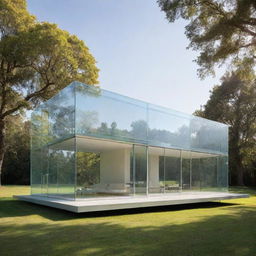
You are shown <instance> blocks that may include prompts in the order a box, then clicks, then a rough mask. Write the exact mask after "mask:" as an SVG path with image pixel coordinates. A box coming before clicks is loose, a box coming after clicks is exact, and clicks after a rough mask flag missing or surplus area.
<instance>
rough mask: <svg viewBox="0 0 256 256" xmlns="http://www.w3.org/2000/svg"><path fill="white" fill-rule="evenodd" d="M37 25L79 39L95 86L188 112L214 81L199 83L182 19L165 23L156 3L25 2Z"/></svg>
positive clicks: (118, 0) (201, 101)
mask: <svg viewBox="0 0 256 256" xmlns="http://www.w3.org/2000/svg"><path fill="white" fill-rule="evenodd" d="M27 4H28V9H29V11H30V12H31V13H32V14H33V15H35V16H36V17H37V18H38V20H40V21H48V22H52V23H56V24H58V26H59V27H60V28H61V29H64V30H67V31H68V32H70V33H71V34H75V35H77V36H78V38H80V39H82V40H83V41H85V43H86V45H87V46H88V47H89V49H90V52H91V53H92V55H93V56H94V57H95V59H96V61H97V67H98V68H99V69H100V73H99V82H100V83H99V86H100V87H101V88H103V89H106V90H110V91H114V92H117V93H120V94H123V95H126V96H129V97H132V98H136V99H140V100H143V101H146V102H150V103H153V104H157V105H161V106H164V107H168V108H172V109H175V110H178V111H182V112H185V113H189V114H192V113H193V112H194V111H195V110H196V109H199V108H200V106H201V105H204V104H205V103H206V101H207V99H208V98H209V91H210V90H211V88H212V87H213V85H216V84H219V78H220V72H219V73H217V76H216V77H215V78H212V77H208V78H207V79H205V80H203V81H202V80H200V79H199V77H198V76H197V68H198V66H197V64H196V63H195V62H193V60H194V59H195V58H196V56H197V54H198V53H197V52H193V51H192V50H187V49H186V47H187V46H188V44H189V41H188V40H187V38H186V36H185V34H184V32H185V28H184V26H185V25H186V23H185V21H182V20H179V21H176V22H175V23H169V22H168V21H167V20H166V18H165V14H164V13H163V12H161V10H160V8H159V6H158V5H157V3H156V0H54V1H53V0H43V1H39V0H27Z"/></svg>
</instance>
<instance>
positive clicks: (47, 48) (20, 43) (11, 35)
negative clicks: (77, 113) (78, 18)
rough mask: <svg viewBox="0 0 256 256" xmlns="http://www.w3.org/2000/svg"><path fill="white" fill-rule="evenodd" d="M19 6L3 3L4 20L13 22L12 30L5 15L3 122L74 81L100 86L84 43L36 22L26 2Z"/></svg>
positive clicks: (0, 43)
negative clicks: (7, 117) (28, 10)
mask: <svg viewBox="0 0 256 256" xmlns="http://www.w3.org/2000/svg"><path fill="white" fill-rule="evenodd" d="M11 2H12V4H11ZM16 2H17V3H16V4H13V1H10V0H9V1H7V0H1V1H0V4H1V6H3V8H5V13H6V14H5V16H6V17H9V16H10V17H9V18H10V19H12V21H13V22H12V23H13V26H12V28H11V29H9V26H11V25H10V24H9V23H8V22H4V21H5V19H4V18H5V16H4V15H3V17H2V18H3V19H4V20H3V22H2V23H0V31H1V35H0V36H1V40H0V63H1V66H0V72H1V76H0V82H1V84H2V88H1V89H2V90H1V94H0V97H1V104H2V108H1V111H0V118H4V117H5V116H7V115H10V114H12V113H15V112H16V111H19V110H20V109H22V108H31V107H32V106H33V104H34V103H37V102H38V101H39V100H45V99H48V98H50V97H52V96H53V95H54V94H56V93H57V92H58V91H59V90H60V89H62V88H64V87H65V86H66V85H68V84H69V83H70V82H72V81H74V80H77V81H81V82H84V83H87V84H90V85H93V84H96V83H97V82H98V81H97V78H98V69H97V68H96V66H95V60H94V58H93V56H92V55H91V54H90V52H89V49H88V48H87V46H86V45H85V44H84V42H83V41H82V40H79V39H78V38H77V37H76V36H74V35H70V34H69V33H68V32H67V31H64V30H61V29H60V28H58V27H57V25H56V24H51V23H48V22H38V21H36V19H35V18H34V17H33V16H30V15H29V14H28V12H27V10H26V6H25V2H24V1H16ZM21 2H22V3H23V5H21ZM18 3H19V4H20V5H18ZM10 6H11V7H12V8H11V7H10ZM13 9H14V10H16V12H14V11H13ZM17 10H19V11H17ZM8 15H9V16H8ZM24 20H25V21H24ZM24 22H26V23H27V25H26V26H25V27H24V26H23V25H24Z"/></svg>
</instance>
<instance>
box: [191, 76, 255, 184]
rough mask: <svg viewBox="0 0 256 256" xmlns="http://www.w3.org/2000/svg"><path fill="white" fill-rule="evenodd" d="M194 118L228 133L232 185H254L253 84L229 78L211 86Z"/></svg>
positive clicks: (248, 81) (252, 82)
mask: <svg viewBox="0 0 256 256" xmlns="http://www.w3.org/2000/svg"><path fill="white" fill-rule="evenodd" d="M195 114H196V115H199V116H202V117H205V118H208V119H212V120H215V121H219V122H223V123H226V124H229V125H230V129H229V166H230V170H231V175H232V176H231V182H232V184H239V185H242V184H243V183H244V182H245V183H246V184H248V185H252V184H254V185H255V184H256V161H255V156H256V138H255V134H256V81H255V80H252V81H250V80H247V81H242V80H240V79H238V78H237V76H236V75H234V74H231V75H227V76H226V77H224V78H223V80H222V84H221V85H218V86H215V87H214V88H213V91H212V92H211V96H210V99H209V100H208V101H207V103H206V105H205V106H204V109H203V110H201V111H196V112H195Z"/></svg>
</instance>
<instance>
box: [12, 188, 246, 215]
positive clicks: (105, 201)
mask: <svg viewBox="0 0 256 256" xmlns="http://www.w3.org/2000/svg"><path fill="white" fill-rule="evenodd" d="M246 197H249V195H247V194H234V193H228V192H179V193H168V194H151V195H148V196H112V197H97V198H88V199H77V200H72V201H71V200H70V201H69V200H63V199H56V198H52V197H44V196H34V195H17V196H14V198H16V199H18V200H22V201H27V202H31V203H35V204H40V205H45V206H50V207H54V208H59V209H63V210H66V211H71V212H76V213H81V212H95V211H107V210H119V209H131V208H142V207H152V206H165V205H178V204H191V203H201V202H211V201H219V200H227V199H235V198H246Z"/></svg>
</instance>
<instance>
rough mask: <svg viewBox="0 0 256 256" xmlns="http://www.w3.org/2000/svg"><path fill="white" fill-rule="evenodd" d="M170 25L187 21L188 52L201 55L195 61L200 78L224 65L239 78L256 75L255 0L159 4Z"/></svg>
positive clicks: (164, 1)
mask: <svg viewBox="0 0 256 256" xmlns="http://www.w3.org/2000/svg"><path fill="white" fill-rule="evenodd" d="M158 4H159V6H160V8H161V9H162V11H164V12H165V13H166V17H167V19H168V20H169V21H170V22H174V21H175V20H177V19H179V18H183V19H185V20H188V21H189V23H188V25H187V26H186V32H185V33H186V36H187V37H188V39H189V40H190V44H189V48H192V49H193V50H196V51H200V54H199V56H198V58H197V60H196V62H197V63H198V65H199V66H200V68H199V69H198V71H199V75H200V77H201V78H203V77H205V76H206V75H208V74H214V68H215V67H216V66H220V65H222V64H223V63H225V62H227V63H228V64H229V65H230V68H232V69H236V70H239V75H240V76H241V78H244V77H252V76H253V75H255V71H254V70H253V67H255V64H256V1H255V0H242V1H241V0H234V1H230V0H158Z"/></svg>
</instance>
